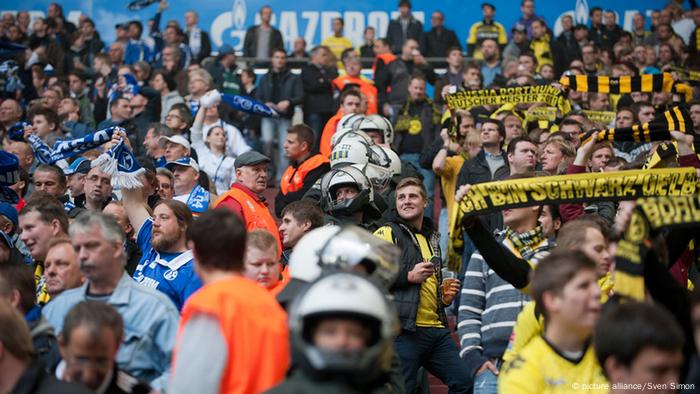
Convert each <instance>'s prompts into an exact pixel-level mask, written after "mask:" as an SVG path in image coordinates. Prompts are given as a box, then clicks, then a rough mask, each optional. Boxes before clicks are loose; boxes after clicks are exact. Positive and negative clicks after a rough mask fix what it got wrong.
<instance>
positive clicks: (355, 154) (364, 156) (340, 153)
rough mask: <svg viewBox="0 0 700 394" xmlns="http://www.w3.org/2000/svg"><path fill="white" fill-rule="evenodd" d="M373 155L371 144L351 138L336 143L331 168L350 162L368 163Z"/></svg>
mask: <svg viewBox="0 0 700 394" xmlns="http://www.w3.org/2000/svg"><path fill="white" fill-rule="evenodd" d="M371 156H372V150H371V149H370V144H369V143H367V142H366V141H361V140H359V139H355V138H350V139H347V140H345V141H342V142H341V143H339V144H337V145H334V146H333V150H332V151H331V157H330V160H331V168H336V167H340V166H344V165H349V164H367V163H369V160H370V157H371Z"/></svg>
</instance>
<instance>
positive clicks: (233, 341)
mask: <svg viewBox="0 0 700 394" xmlns="http://www.w3.org/2000/svg"><path fill="white" fill-rule="evenodd" d="M201 313H204V314H207V315H209V316H214V317H215V318H216V319H217V320H218V322H219V325H220V327H221V333H222V334H223V337H224V339H225V340H226V347H227V350H228V359H227V360H226V365H225V366H224V370H223V374H222V376H221V382H220V386H219V393H227V394H229V393H230V394H233V393H235V394H258V393H262V392H263V391H265V390H267V389H269V388H271V387H273V386H275V385H277V384H279V383H280V382H281V381H282V380H284V376H285V374H286V372H287V369H288V367H289V360H290V351H289V331H288V328H287V315H286V313H285V312H284V310H283V309H282V308H281V307H280V306H279V303H277V300H275V297H274V296H273V295H272V294H271V293H270V292H269V291H267V290H265V288H263V287H262V286H260V285H259V284H257V283H256V282H254V281H251V280H249V279H246V278H243V277H240V276H237V275H232V276H231V277H228V278H225V279H221V280H218V281H216V282H213V283H209V284H207V285H205V286H204V287H202V288H201V289H199V290H198V291H197V292H195V293H194V294H193V295H192V296H191V297H190V298H189V299H188V300H187V302H186V303H185V306H184V308H183V309H182V318H181V319H180V327H179V329H178V341H177V343H178V346H179V344H180V343H182V340H183V337H182V334H183V329H184V327H185V325H186V324H187V322H188V321H189V320H190V318H191V317H192V316H193V315H197V314H201ZM187 340H193V339H192V338H187ZM202 351H206V349H202ZM176 358H177V348H176V349H175V352H174V355H173V373H177V371H176V370H175V368H174V366H175V360H176Z"/></svg>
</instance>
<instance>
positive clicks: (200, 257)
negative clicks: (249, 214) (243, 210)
mask: <svg viewBox="0 0 700 394" xmlns="http://www.w3.org/2000/svg"><path fill="white" fill-rule="evenodd" d="M187 239H188V240H190V241H192V242H193V243H194V252H195V254H196V256H197V264H198V265H200V266H202V267H204V268H213V269H219V270H224V271H240V270H241V269H242V268H243V256H244V253H245V248H246V228H245V225H244V224H243V222H242V221H241V219H240V218H239V217H238V216H237V215H236V214H234V213H233V212H231V211H229V210H228V209H225V208H217V209H213V210H209V211H206V212H204V213H203V214H202V215H200V216H199V218H197V221H196V222H194V223H193V224H192V225H191V226H190V227H189V228H188V229H187Z"/></svg>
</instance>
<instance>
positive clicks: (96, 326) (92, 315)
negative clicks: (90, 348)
mask: <svg viewBox="0 0 700 394" xmlns="http://www.w3.org/2000/svg"><path fill="white" fill-rule="evenodd" d="M81 325H86V326H87V327H88V330H89V331H90V339H91V340H92V341H97V338H99V336H100V334H101V333H102V330H103V329H105V328H106V329H108V330H110V331H112V332H113V333H114V337H115V339H116V342H117V343H120V342H121V341H122V338H123V337H124V319H123V318H122V316H121V315H120V314H119V312H117V310H116V309H114V307H113V306H111V305H109V304H107V303H105V302H100V301H92V300H88V301H81V302H79V303H77V304H75V306H73V307H72V308H71V309H70V310H69V311H68V314H66V317H65V319H64V320H63V331H62V332H61V341H62V344H63V345H68V343H69V342H70V336H71V334H72V333H73V331H74V330H75V329H76V328H78V327H80V326H81Z"/></svg>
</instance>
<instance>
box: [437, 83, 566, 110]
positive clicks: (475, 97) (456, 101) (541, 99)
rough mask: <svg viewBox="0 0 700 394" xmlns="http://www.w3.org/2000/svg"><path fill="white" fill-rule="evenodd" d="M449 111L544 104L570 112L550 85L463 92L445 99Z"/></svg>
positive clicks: (557, 91)
mask: <svg viewBox="0 0 700 394" xmlns="http://www.w3.org/2000/svg"><path fill="white" fill-rule="evenodd" d="M445 100H446V101H447V106H448V107H449V108H450V109H451V110H454V109H458V108H464V109H469V108H472V107H478V106H481V105H496V106H501V105H504V104H521V103H544V104H547V105H548V106H551V107H557V108H559V110H560V111H561V112H562V113H567V112H569V111H571V105H570V104H569V101H568V100H567V99H566V98H565V97H564V95H563V94H562V92H561V90H559V89H558V88H556V87H554V86H552V85H540V86H516V87H510V88H501V89H483V90H463V91H459V92H457V93H453V94H448V95H447V96H446V97H445Z"/></svg>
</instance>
